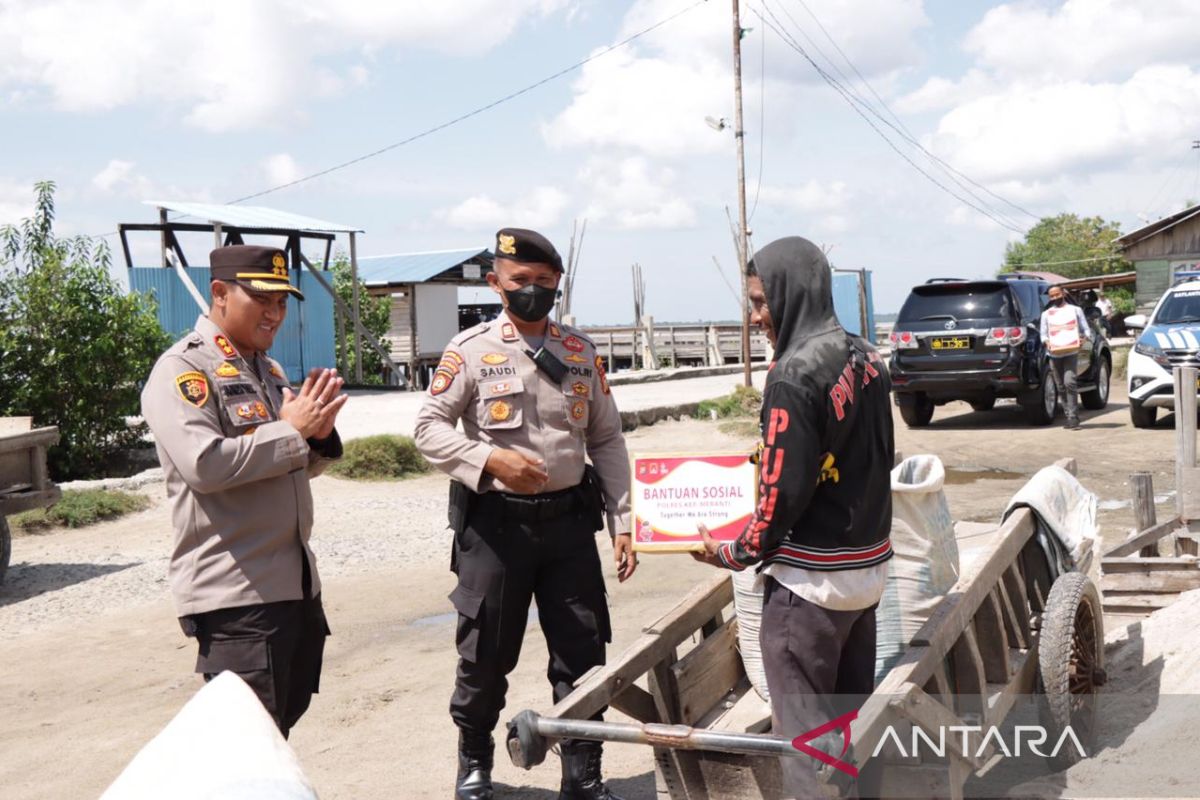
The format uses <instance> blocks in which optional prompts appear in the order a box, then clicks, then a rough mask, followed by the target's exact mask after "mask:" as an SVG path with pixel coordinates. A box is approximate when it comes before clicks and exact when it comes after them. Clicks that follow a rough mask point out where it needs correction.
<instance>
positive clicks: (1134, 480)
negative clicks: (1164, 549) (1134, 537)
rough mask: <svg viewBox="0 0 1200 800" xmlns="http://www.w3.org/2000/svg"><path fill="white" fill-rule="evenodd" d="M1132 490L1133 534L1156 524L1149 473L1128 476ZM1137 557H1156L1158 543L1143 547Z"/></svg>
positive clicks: (1152, 488)
mask: <svg viewBox="0 0 1200 800" xmlns="http://www.w3.org/2000/svg"><path fill="white" fill-rule="evenodd" d="M1129 484H1130V488H1131V489H1132V490H1133V522H1134V525H1135V526H1136V527H1135V528H1134V532H1135V533H1136V532H1137V531H1144V530H1148V529H1150V528H1153V527H1154V526H1155V525H1157V524H1158V512H1157V511H1155V509H1154V477H1153V476H1152V475H1151V474H1150V473H1149V472H1135V473H1133V474H1132V475H1130V476H1129ZM1138 554H1139V555H1142V556H1145V557H1147V558H1149V557H1152V556H1157V555H1158V543H1157V542H1154V543H1152V544H1148V545H1146V546H1145V547H1143V548H1142V549H1141V550H1140V551H1139V552H1138Z"/></svg>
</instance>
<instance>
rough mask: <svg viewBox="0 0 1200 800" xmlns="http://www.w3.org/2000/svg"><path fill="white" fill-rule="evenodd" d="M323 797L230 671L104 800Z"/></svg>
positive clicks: (211, 685) (198, 696) (157, 740)
mask: <svg viewBox="0 0 1200 800" xmlns="http://www.w3.org/2000/svg"><path fill="white" fill-rule="evenodd" d="M165 798H170V800H317V793H316V792H315V791H314V790H313V788H312V786H311V785H310V784H309V782H308V779H307V778H305V777H304V772H303V770H301V769H300V762H299V761H298V760H297V758H296V754H295V753H294V752H293V751H292V748H291V747H289V746H288V743H287V742H286V741H284V738H283V736H282V735H280V733H279V729H278V728H276V727H275V721H274V720H272V719H271V715H270V714H268V713H267V710H266V709H265V708H263V706H262V703H260V702H259V700H258V697H257V696H256V695H255V694H254V692H253V691H252V690H251V689H250V687H249V686H247V685H246V684H245V682H244V681H243V680H242V679H241V678H239V677H238V676H237V675H235V674H233V673H232V672H222V673H221V674H220V675H218V676H217V677H216V678H214V679H213V680H212V681H210V682H209V683H208V684H206V685H205V686H204V688H202V689H201V690H200V691H198V692H197V693H196V694H195V696H194V697H192V699H191V700H189V701H188V703H187V705H185V706H184V707H183V708H182V709H181V710H180V712H179V713H178V714H176V715H175V718H174V719H173V720H171V721H170V722H169V723H167V727H165V728H163V729H162V731H161V732H160V733H159V734H158V735H157V736H155V737H154V738H153V739H151V740H150V742H149V743H148V744H147V745H146V746H145V747H143V748H142V750H141V752H139V753H138V754H137V755H136V756H134V758H133V761H131V762H129V766H127V767H126V768H125V771H124V772H122V773H121V774H120V776H119V777H118V778H117V779H116V781H114V782H113V784H112V786H109V787H108V790H107V791H106V792H105V793H104V794H103V795H102V796H101V798H100V800H164V799H165Z"/></svg>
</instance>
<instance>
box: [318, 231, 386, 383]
mask: <svg viewBox="0 0 1200 800" xmlns="http://www.w3.org/2000/svg"><path fill="white" fill-rule="evenodd" d="M330 269H331V270H332V271H333V290H334V291H335V292H337V296H338V297H339V298H341V300H342V302H343V303H345V304H346V307H347V308H353V307H354V281H353V279H352V277H351V275H350V259H349V258H347V257H346V254H345V253H341V252H339V253H337V255H335V256H334V258H333V264H332V265H331V266H330ZM358 314H359V321H360V322H362V324H363V327H364V328H366V329H367V330H368V331H370V333H371V335H372V336H373V337H375V341H377V342H378V343H379V345H380V346H381V347H383V349H384V350H389V349H390V348H391V345H390V343H389V342H388V341H387V339H385V338H384V337H385V336H386V335H387V332H388V329H389V328H391V325H392V319H391V314H392V298H390V297H387V296H384V297H372V296H371V295H369V294H367V285H366V284H365V283H363V282H362V280H361V279H360V280H359V282H358ZM343 327H345V329H346V336H345V337H344V338H343V337H341V336H338V337H337V363H339V364H345V365H346V376H345V377H346V378H347V380H349V379H352V378H353V376H354V363H355V361H354V330H353V328H352V327H351V325H350V320H348V319H347V320H345V321H344V326H343ZM360 349H361V351H362V360H363V383H367V384H377V385H382V384H383V359H382V358H380V357H379V354H378V353H376V352H375V350H374V348H372V347H370V346H369V345H368V344H367V343H366V342H363V343H362V347H361V348H360ZM343 358H344V359H345V360H344V361H343Z"/></svg>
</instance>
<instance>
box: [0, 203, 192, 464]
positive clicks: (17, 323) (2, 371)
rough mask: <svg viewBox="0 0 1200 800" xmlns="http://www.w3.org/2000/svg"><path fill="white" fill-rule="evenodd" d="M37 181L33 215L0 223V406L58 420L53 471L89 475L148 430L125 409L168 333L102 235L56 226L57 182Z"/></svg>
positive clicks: (133, 405)
mask: <svg viewBox="0 0 1200 800" xmlns="http://www.w3.org/2000/svg"><path fill="white" fill-rule="evenodd" d="M34 191H35V194H36V204H35V208H34V213H33V215H32V216H31V217H29V218H28V219H25V220H23V221H22V222H21V224H20V225H18V226H12V225H9V226H5V227H3V228H0V246H2V248H3V249H2V251H0V416H8V415H13V416H30V417H33V418H34V421H35V423H36V424H38V425H57V426H58V428H59V432H60V434H61V436H62V439H61V442H60V443H59V445H58V446H57V447H55V448H53V449H52V450H51V451H50V453H49V458H50V468H51V472H52V475H53V476H54V478H55V479H58V480H63V479H69V478H82V477H94V476H97V475H101V474H103V472H104V470H105V467H106V465H107V464H108V463H110V462H111V460H112V458H113V457H114V456H116V455H117V454H118V453H120V452H122V451H124V450H125V449H127V448H129V447H131V446H135V445H136V444H137V443H138V442H139V441H140V440H141V439H142V437H143V435H144V434H145V430H146V429H145V426H144V425H129V424H127V422H126V417H131V416H137V415H139V414H140V404H139V397H138V395H139V390H140V386H141V383H142V382H143V381H144V380H145V379H146V376H147V375H148V374H149V372H150V368H151V367H152V366H153V364H154V361H155V359H156V358H157V357H158V355H159V354H160V353H161V352H162V351H163V350H164V349H165V348H166V347H167V346H168V345H169V344H170V340H169V338H168V337H167V335H166V334H165V333H164V332H163V330H162V327H161V326H160V325H159V324H158V318H157V317H156V316H155V309H154V302H153V300H152V299H151V298H150V297H147V296H144V295H141V294H137V293H128V294H127V293H124V292H123V291H122V290H121V287H120V286H119V285H118V284H117V282H116V281H115V280H114V279H113V277H112V275H111V273H110V272H109V267H110V265H111V255H110V252H109V249H108V246H107V245H106V244H105V243H104V242H103V241H99V242H96V241H94V240H92V239H89V238H88V237H84V236H78V237H73V238H69V239H59V238H57V237H56V236H55V235H54V183H53V182H51V181H45V182H41V183H38V184H36V185H35V187H34Z"/></svg>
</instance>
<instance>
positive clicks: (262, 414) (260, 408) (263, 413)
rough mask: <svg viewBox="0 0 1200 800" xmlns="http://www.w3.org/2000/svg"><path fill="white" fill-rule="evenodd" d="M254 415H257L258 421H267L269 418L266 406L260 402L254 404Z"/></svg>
mask: <svg viewBox="0 0 1200 800" xmlns="http://www.w3.org/2000/svg"><path fill="white" fill-rule="evenodd" d="M254 413H255V414H258V417H259V419H267V418H268V417H270V416H271V415H270V413H269V412H268V411H267V404H266V403H264V402H263V401H261V400H258V401H256V402H255V403H254Z"/></svg>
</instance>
